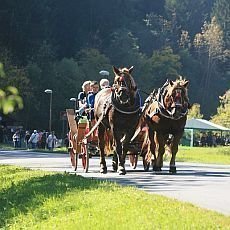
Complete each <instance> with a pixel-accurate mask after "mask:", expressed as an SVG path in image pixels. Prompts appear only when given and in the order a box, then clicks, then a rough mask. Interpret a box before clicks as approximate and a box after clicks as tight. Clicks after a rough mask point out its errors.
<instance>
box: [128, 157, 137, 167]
mask: <svg viewBox="0 0 230 230" xmlns="http://www.w3.org/2000/svg"><path fill="white" fill-rule="evenodd" d="M137 161H138V155H137V154H130V155H129V162H130V163H129V164H130V167H132V169H135V168H136V167H137Z"/></svg>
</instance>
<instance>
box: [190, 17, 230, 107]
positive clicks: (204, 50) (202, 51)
mask: <svg viewBox="0 0 230 230" xmlns="http://www.w3.org/2000/svg"><path fill="white" fill-rule="evenodd" d="M194 47H195V49H196V51H197V54H198V58H199V61H200V63H201V65H202V66H203V73H202V77H201V80H200V95H201V97H202V103H201V104H202V107H204V108H205V109H207V103H206V101H207V100H209V99H210V89H211V87H210V86H211V85H212V82H213V80H214V79H215V78H219V79H218V80H221V77H223V75H224V74H223V73H221V72H220V71H219V69H218V65H219V63H220V62H222V61H224V59H225V57H226V53H225V52H224V43H223V31H222V30H221V27H220V26H219V25H218V23H217V21H216V18H215V17H213V18H212V20H211V23H207V22H205V23H204V26H203V27H202V32H201V33H198V34H196V36H195V39H194Z"/></svg>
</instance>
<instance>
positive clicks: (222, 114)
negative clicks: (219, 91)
mask: <svg viewBox="0 0 230 230" xmlns="http://www.w3.org/2000/svg"><path fill="white" fill-rule="evenodd" d="M219 98H220V106H219V107H218V108H217V114H216V115H214V116H212V120H211V121H212V122H214V123H216V124H219V125H223V126H225V127H227V128H230V89H229V90H228V91H227V92H226V93H225V94H224V95H223V96H220V97H219Z"/></svg>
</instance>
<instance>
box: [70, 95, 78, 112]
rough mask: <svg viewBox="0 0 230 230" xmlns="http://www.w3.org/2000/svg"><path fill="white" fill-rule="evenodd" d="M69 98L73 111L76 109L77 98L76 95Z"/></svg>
mask: <svg viewBox="0 0 230 230" xmlns="http://www.w3.org/2000/svg"><path fill="white" fill-rule="evenodd" d="M69 100H70V101H73V102H74V112H76V109H77V98H76V97H71V98H70V99H69Z"/></svg>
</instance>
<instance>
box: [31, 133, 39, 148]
mask: <svg viewBox="0 0 230 230" xmlns="http://www.w3.org/2000/svg"><path fill="white" fill-rule="evenodd" d="M38 138H39V134H38V132H37V130H36V129H35V130H34V132H33V133H32V134H31V136H30V139H29V143H31V147H32V149H36V148H37V144H38Z"/></svg>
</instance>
